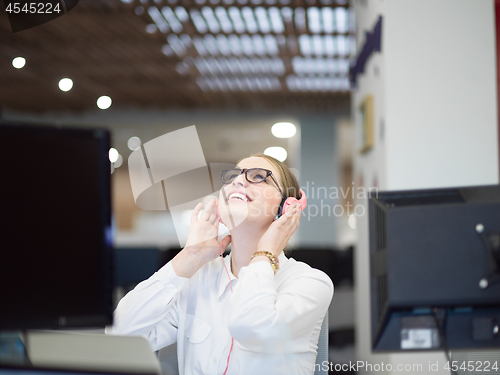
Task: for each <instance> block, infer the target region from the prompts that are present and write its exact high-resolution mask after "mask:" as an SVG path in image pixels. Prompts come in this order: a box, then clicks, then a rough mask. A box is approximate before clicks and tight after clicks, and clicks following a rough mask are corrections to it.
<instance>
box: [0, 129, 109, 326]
mask: <svg viewBox="0 0 500 375" xmlns="http://www.w3.org/2000/svg"><path fill="white" fill-rule="evenodd" d="M0 140H1V147H0V160H1V163H0V176H1V177H0V178H1V181H2V182H1V184H0V228H1V229H0V230H1V235H0V249H1V251H0V285H1V286H2V287H1V288H0V301H1V305H2V308H1V313H0V330H21V329H30V328H60V327H101V326H104V325H106V324H110V323H111V322H112V309H113V298H112V292H113V284H112V246H111V207H110V171H111V168H110V162H109V159H108V152H109V146H110V135H109V132H108V131H107V130H103V129H83V128H67V127H55V126H45V125H43V126H42V125H25V124H0Z"/></svg>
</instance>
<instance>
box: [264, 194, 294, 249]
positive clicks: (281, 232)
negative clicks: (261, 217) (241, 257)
mask: <svg viewBox="0 0 500 375" xmlns="http://www.w3.org/2000/svg"><path fill="white" fill-rule="evenodd" d="M301 213H302V210H301V208H300V203H298V202H296V203H294V204H292V205H291V206H290V207H289V209H288V210H287V211H286V212H285V214H284V215H283V216H281V217H280V218H279V219H278V220H275V221H274V222H273V223H272V224H271V225H270V226H269V229H268V230H267V231H266V233H264V235H263V236H262V238H261V239H260V241H259V243H258V245H257V250H256V251H269V252H271V253H273V255H274V256H275V257H278V255H280V253H281V252H282V251H283V249H284V248H285V246H286V245H287V244H288V241H289V240H290V237H291V236H292V234H293V233H294V232H295V231H296V230H297V228H298V227H299V221H300V215H301Z"/></svg>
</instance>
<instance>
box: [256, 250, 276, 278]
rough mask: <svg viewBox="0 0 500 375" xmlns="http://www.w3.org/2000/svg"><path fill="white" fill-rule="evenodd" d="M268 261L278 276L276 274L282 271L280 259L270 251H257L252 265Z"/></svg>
mask: <svg viewBox="0 0 500 375" xmlns="http://www.w3.org/2000/svg"><path fill="white" fill-rule="evenodd" d="M266 259H267V261H268V262H269V264H270V265H271V267H273V271H274V274H275V275H276V273H277V272H278V270H279V269H280V263H279V260H278V257H277V256H275V255H274V254H273V253H271V252H270V251H265V250H264V251H262V250H260V251H256V252H255V253H254V254H253V256H252V259H251V260H250V263H253V262H260V261H265V260H266Z"/></svg>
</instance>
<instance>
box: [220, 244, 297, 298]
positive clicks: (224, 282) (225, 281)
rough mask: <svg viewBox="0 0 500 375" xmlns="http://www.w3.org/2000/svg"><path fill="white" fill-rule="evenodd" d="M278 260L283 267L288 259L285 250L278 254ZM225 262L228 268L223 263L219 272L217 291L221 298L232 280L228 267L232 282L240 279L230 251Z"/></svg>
mask: <svg viewBox="0 0 500 375" xmlns="http://www.w3.org/2000/svg"><path fill="white" fill-rule="evenodd" d="M278 261H279V263H280V269H282V268H283V266H284V265H285V263H286V262H287V261H288V258H287V257H286V256H285V254H283V251H282V252H281V253H280V255H279V256H278ZM223 262H224V264H225V265H226V268H224V265H223V266H222V271H221V273H220V274H219V292H218V293H217V298H220V296H222V295H223V294H224V292H225V291H226V289H227V287H228V285H229V282H230V280H229V278H228V277H227V273H226V269H227V271H228V272H229V277H230V278H231V282H232V281H233V280H238V279H237V278H236V276H234V275H233V272H232V271H231V253H229V255H228V256H227V257H225V258H224V259H223ZM278 272H279V271H278Z"/></svg>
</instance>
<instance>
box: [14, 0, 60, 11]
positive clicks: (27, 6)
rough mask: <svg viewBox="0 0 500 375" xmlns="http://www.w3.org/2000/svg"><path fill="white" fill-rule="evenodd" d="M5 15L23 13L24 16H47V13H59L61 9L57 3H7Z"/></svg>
mask: <svg viewBox="0 0 500 375" xmlns="http://www.w3.org/2000/svg"><path fill="white" fill-rule="evenodd" d="M5 11H6V12H7V13H15V14H19V13H24V14H29V13H31V14H35V13H40V14H42V13H43V14H47V13H60V12H61V8H60V6H59V3H56V4H52V3H39V2H36V3H24V4H23V3H11V2H8V5H7V8H6V9H5Z"/></svg>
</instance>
